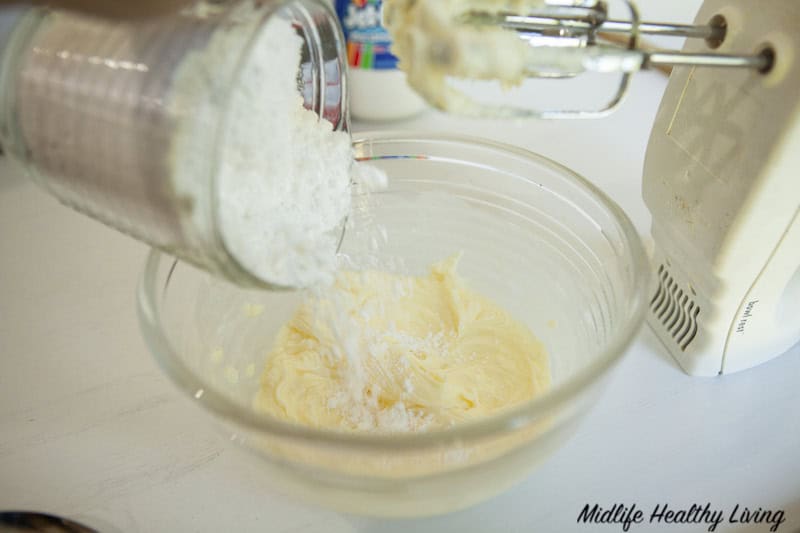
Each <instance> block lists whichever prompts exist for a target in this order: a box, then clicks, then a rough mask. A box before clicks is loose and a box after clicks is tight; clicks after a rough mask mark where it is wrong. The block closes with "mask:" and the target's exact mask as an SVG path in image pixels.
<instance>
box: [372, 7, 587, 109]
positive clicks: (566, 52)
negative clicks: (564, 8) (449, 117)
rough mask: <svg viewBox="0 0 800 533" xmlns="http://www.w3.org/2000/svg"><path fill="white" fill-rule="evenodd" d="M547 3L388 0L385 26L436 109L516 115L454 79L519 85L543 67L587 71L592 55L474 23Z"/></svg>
mask: <svg viewBox="0 0 800 533" xmlns="http://www.w3.org/2000/svg"><path fill="white" fill-rule="evenodd" d="M548 4H558V2H548V1H546V0H436V1H427V2H426V1H417V0H385V1H384V15H383V16H384V24H385V25H386V27H387V29H388V30H389V32H390V33H391V35H392V53H394V54H395V55H396V56H397V57H398V59H399V60H400V62H399V67H400V69H402V70H404V71H405V72H406V75H407V78H408V82H409V84H410V85H411V86H412V87H413V88H414V89H415V90H416V91H417V92H418V93H419V94H420V95H422V96H423V97H424V98H425V99H426V100H427V101H428V102H429V103H430V104H431V105H433V106H435V107H437V108H439V109H442V110H445V111H448V112H451V113H459V114H463V115H477V116H480V115H493V116H498V115H500V116H502V115H503V114H504V112H505V113H507V114H509V115H513V114H515V113H516V111H515V110H513V109H510V108H509V109H507V108H502V107H496V106H487V105H484V104H481V103H479V102H477V101H475V100H473V99H472V98H470V96H469V95H467V94H465V93H464V92H462V91H460V90H458V89H456V88H455V87H453V86H451V84H450V81H451V80H452V79H464V80H493V81H498V82H500V83H501V84H502V85H503V86H504V87H506V88H508V87H513V86H517V85H519V84H520V83H522V81H524V80H525V79H526V78H527V77H528V76H530V75H531V74H532V71H531V68H533V66H537V70H538V69H542V67H543V66H546V68H544V71H547V70H553V71H555V72H561V71H567V72H581V71H582V70H584V68H585V66H584V60H585V55H586V54H587V52H586V51H584V50H576V49H569V48H563V47H539V46H537V47H533V46H531V45H530V44H529V42H528V41H527V40H525V39H523V38H520V35H518V34H517V33H516V32H515V31H513V30H507V29H503V28H501V27H500V26H498V25H492V24H475V23H470V22H469V21H468V20H467V19H469V16H470V14H474V13H477V14H481V15H485V16H489V17H491V16H493V15H501V14H509V13H517V14H525V13H528V12H531V11H533V10H536V9H537V8H539V9H541V8H542V7H543V6H547V5H548Z"/></svg>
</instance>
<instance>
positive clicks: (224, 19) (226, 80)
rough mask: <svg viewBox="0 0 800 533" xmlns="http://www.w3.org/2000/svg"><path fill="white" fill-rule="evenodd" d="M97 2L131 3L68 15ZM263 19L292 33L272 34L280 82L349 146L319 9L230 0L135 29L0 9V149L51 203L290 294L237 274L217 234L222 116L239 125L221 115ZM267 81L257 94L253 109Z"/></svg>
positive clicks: (331, 37)
mask: <svg viewBox="0 0 800 533" xmlns="http://www.w3.org/2000/svg"><path fill="white" fill-rule="evenodd" d="M101 3H103V4H109V6H111V5H117V4H119V5H120V6H121V5H122V4H123V3H125V4H129V3H130V2H122V1H121V0H120V1H119V2H111V3H109V2H105V1H104V2H88V1H86V2H78V1H77V0H76V1H75V2H70V5H74V6H78V5H81V6H84V7H86V6H90V5H99V4H101ZM156 3H160V2H155V1H154V2H143V3H139V2H137V3H136V5H137V8H138V7H139V6H140V5H141V6H144V5H145V4H146V5H149V4H153V5H155V4H156ZM179 3H180V0H171V1H170V2H169V4H171V5H173V7H175V6H178V4H179ZM162 7H163V6H162ZM7 9H8V10H10V11H7V12H5V14H3V13H4V11H5V10H7ZM109 13H111V12H110V11H109ZM276 19H281V20H282V21H284V22H285V23H287V24H285V25H284V26H282V27H286V28H289V29H288V30H287V31H289V32H290V33H293V35H288V36H285V37H287V38H288V39H289V40H297V39H298V38H299V40H300V41H302V43H301V44H299V45H298V49H299V51H297V50H295V51H297V55H298V56H299V59H298V62H299V65H295V68H294V73H292V72H290V73H289V74H290V76H288V78H289V79H287V80H285V83H284V86H285V84H286V83H288V84H289V86H290V88H289V89H288V90H289V92H291V93H292V94H294V97H296V98H297V99H298V100H300V101H301V102H300V103H299V104H298V106H301V107H302V106H304V107H305V108H306V109H308V110H311V111H314V112H315V113H316V114H317V115H318V118H319V119H321V120H322V121H327V122H329V123H330V124H329V125H327V126H325V127H326V128H327V129H328V130H329V131H333V132H340V136H344V137H346V142H347V147H348V150H349V149H350V140H349V133H347V122H348V114H347V113H348V110H347V105H346V103H347V93H346V73H345V69H346V63H345V58H346V54H345V50H344V40H343V37H342V35H341V30H340V29H339V26H338V23H337V19H336V16H335V14H334V13H333V11H332V9H331V8H330V7H328V6H327V5H326V4H325V3H324V2H322V1H321V0H289V1H281V0H274V1H265V2H254V1H249V0H247V1H244V0H242V1H239V2H223V3H212V2H200V3H194V2H193V3H192V6H191V7H189V8H186V9H181V10H178V11H173V12H172V13H171V14H168V15H164V16H159V17H154V18H146V19H145V18H139V19H136V20H133V19H129V20H111V19H104V18H99V17H92V16H86V15H83V14H79V13H75V12H67V11H62V10H52V9H46V8H39V7H28V8H22V9H20V8H13V9H12V8H0V52H2V55H0V87H2V90H3V93H2V94H3V96H2V99H0V144H1V145H2V147H3V151H4V152H5V154H6V155H8V156H9V158H10V159H11V160H13V161H14V162H15V163H16V164H17V165H18V166H20V167H21V168H22V169H23V170H24V172H26V173H27V174H28V175H29V176H31V177H32V178H33V179H34V180H35V181H37V182H38V183H40V184H41V185H43V186H44V187H45V188H46V189H48V190H49V191H50V192H51V193H53V194H54V195H55V196H56V197H58V198H59V200H61V201H62V202H63V203H65V204H67V205H69V206H71V207H74V208H75V209H77V210H78V211H81V212H83V213H85V214H88V215H90V216H92V217H94V218H96V219H98V220H100V221H102V222H104V223H106V224H108V225H110V226H112V227H114V228H116V229H118V230H120V231H122V232H124V233H127V234H129V235H131V236H133V237H135V238H137V239H139V240H142V241H145V242H147V243H148V244H150V245H152V246H154V247H157V248H160V249H162V250H164V251H166V252H168V253H170V254H172V255H175V256H177V257H179V258H181V259H184V260H186V261H188V262H191V263H193V264H195V265H196V266H199V267H201V268H203V269H206V270H208V271H210V272H212V273H215V274H218V275H220V276H222V277H224V278H227V279H228V280H231V281H233V282H235V283H238V284H241V285H246V286H259V287H268V288H285V287H287V288H288V287H293V286H295V281H297V280H293V279H278V278H274V279H273V278H269V277H265V276H262V275H259V274H258V273H256V272H254V271H253V269H252V268H251V267H250V266H248V265H245V264H244V262H243V261H242V259H241V257H239V256H237V255H236V254H235V253H233V252H232V251H231V244H230V242H229V241H228V240H227V239H226V235H225V234H224V232H223V231H221V228H220V220H221V218H222V216H223V214H221V213H220V210H221V207H220V206H221V205H222V204H221V202H222V200H221V199H220V198H221V195H222V194H223V192H224V191H223V192H221V191H220V180H221V177H220V176H221V166H222V163H221V159H222V157H223V154H222V151H223V148H222V146H223V145H224V144H225V142H224V141H225V140H226V138H229V137H230V136H231V135H232V133H231V127H230V125H231V124H233V123H234V122H235V121H236V120H238V119H237V118H236V117H234V118H232V116H231V115H237V117H241V113H239V112H238V111H237V112H236V113H231V112H230V106H231V102H232V100H233V99H234V97H233V96H232V94H233V93H234V92H235V90H238V89H237V83H238V81H239V80H240V78H242V77H243V76H247V75H249V74H247V73H244V74H243V72H244V71H245V70H246V69H245V66H247V65H248V64H252V63H253V61H251V56H253V54H254V53H255V52H254V50H255V49H256V48H257V46H255V43H257V42H263V39H262V41H259V39H261V36H262V35H263V34H264V29H265V28H266V27H267V26H268V25H269V24H270V23H271V22H272V21H274V20H276ZM282 24H283V22H282ZM286 40H287V39H283V41H284V42H285V41H286ZM278 42H279V43H280V42H281V41H280V40H279V41H278ZM262 52H263V51H262ZM283 55H285V54H281V53H278V52H277V51H276V56H275V64H271V63H270V61H269V60H268V61H266V63H267V64H263V63H264V61H263V53H262V55H260V56H259V58H258V62H260V63H261V64H258V65H255V67H254V68H257V69H260V70H259V72H260V75H261V76H262V77H263V78H264V79H265V80H268V79H269V76H271V74H272V72H273V71H274V70H275V69H276V68H278V67H277V66H276V65H283V67H282V68H283V69H284V70H286V68H287V67H286V61H285V57H283ZM248 62H250V63H248ZM289 67H290V68H291V65H290V66H289ZM276 83H278V82H274V83H273V82H269V83H267V82H265V83H264V84H263V88H262V87H259V88H260V89H263V91H264V94H263V99H264V100H265V101H269V99H270V98H273V99H274V98H275V97H274V95H270V94H269V90H270V87H273V86H275V84H276ZM251 92H253V91H251ZM298 92H299V93H300V96H298V95H297V93H298ZM250 97H251V98H261V95H260V94H259V93H258V92H257V91H256V93H255V94H251V95H250ZM265 105H266V104H265ZM255 112H256V111H253V113H255ZM277 117H278V115H274V116H264V117H259V118H260V120H262V121H263V122H266V124H265V125H264V126H263V127H262V128H261V129H260V130H259V131H260V132H262V133H263V131H264V128H269V127H270V123H269V122H270V120H274V121H276V124H275V126H276V127H277V126H278V124H277V121H278V120H279V119H278V118H277ZM237 139H238V138H237ZM262 141H263V139H251V140H250V141H249V142H250V144H252V145H253V146H257V143H258V142H262ZM245 144H247V143H245ZM256 215H258V214H257V213H256ZM254 216H255V215H254ZM342 218H343V217H342ZM334 231H340V232H341V231H343V230H342V229H341V227H339V229H338V230H334ZM332 240H333V245H332V246H334V247H335V246H336V244H337V243H338V240H339V235H338V234H337V235H335V236H333V237H332Z"/></svg>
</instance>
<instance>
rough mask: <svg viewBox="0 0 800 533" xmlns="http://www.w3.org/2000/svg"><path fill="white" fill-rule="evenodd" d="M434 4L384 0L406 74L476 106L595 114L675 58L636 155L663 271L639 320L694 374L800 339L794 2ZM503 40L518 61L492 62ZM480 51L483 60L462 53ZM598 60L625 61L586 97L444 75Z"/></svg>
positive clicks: (798, 63)
mask: <svg viewBox="0 0 800 533" xmlns="http://www.w3.org/2000/svg"><path fill="white" fill-rule="evenodd" d="M434 4H436V3H429V2H413V1H412V0H393V2H391V3H390V5H389V9H388V10H387V12H386V14H385V20H386V24H387V25H388V26H390V28H391V29H392V30H393V32H394V33H395V37H396V39H397V41H396V42H397V52H398V55H400V57H401V62H403V68H404V69H406V70H407V71H408V73H409V80H410V81H411V83H412V84H413V85H415V86H416V87H417V88H418V90H419V91H420V92H421V93H422V94H423V95H424V96H426V97H427V98H428V100H429V101H431V102H432V103H433V104H434V105H437V106H438V107H441V108H444V109H446V110H447V109H452V104H453V102H457V104H458V105H460V106H461V110H462V111H463V110H466V111H467V112H469V113H477V114H492V115H501V116H508V115H517V116H520V115H521V116H531V117H539V118H583V117H594V116H602V115H604V114H606V113H608V112H610V111H611V110H612V109H613V108H614V107H616V106H617V105H618V104H619V103H620V102H621V100H622V98H623V96H624V94H625V92H626V90H627V88H628V82H629V78H630V76H631V73H632V72H634V71H636V70H639V69H644V68H648V67H653V66H657V65H674V66H680V67H681V68H675V69H674V70H673V72H672V74H671V77H670V81H669V85H668V87H667V89H666V93H665V94H664V97H663V100H662V103H661V107H660V109H659V111H658V115H657V118H656V121H655V125H654V127H653V130H652V134H651V137H650V142H649V145H648V150H647V155H646V161H645V166H644V176H643V180H644V183H643V191H644V200H645V202H646V204H647V206H648V208H649V209H650V212H651V213H652V215H653V223H652V235H653V238H654V240H655V243H656V247H655V254H654V258H653V259H654V265H655V267H654V268H655V269H656V278H657V286H656V287H654V289H653V296H652V300H651V303H650V313H649V318H648V322H649V324H650V326H651V327H652V328H653V330H654V331H655V332H656V333H657V335H658V336H659V338H660V339H661V341H662V342H663V343H664V345H665V346H666V347H667V349H668V350H669V351H670V353H672V355H673V356H674V357H675V358H676V359H677V360H678V362H679V363H680V364H681V366H682V367H683V368H684V370H685V371H686V372H688V373H689V374H692V375H699V376H711V375H717V374H722V373H730V372H736V371H739V370H743V369H747V368H750V367H753V366H755V365H758V364H760V363H762V362H765V361H767V360H769V359H772V358H774V357H776V356H778V355H780V354H781V353H784V352H785V351H786V350H788V349H789V348H790V347H791V346H792V345H793V344H795V343H796V342H797V341H798V340H800V59H798V58H796V57H795V56H796V55H797V54H798V53H800V31H798V30H799V29H800V1H796V0H706V2H705V3H704V4H703V6H702V8H701V10H700V12H699V14H698V16H697V19H696V25H676V24H660V23H658V24H654V23H645V22H641V21H640V20H639V15H638V13H637V10H636V8H635V7H634V6H633V5H632V4H631V3H630V2H625V4H626V6H627V7H628V10H629V12H630V14H631V16H630V19H629V20H611V19H610V18H609V16H608V13H609V11H608V6H607V5H606V3H604V2H599V1H590V0H586V1H570V0H538V1H536V0H527V1H526V0H514V1H511V0H508V1H504V2H492V1H487V0H483V1H481V0H464V1H460V0H447V1H445V2H443V3H441V4H438V6H436V8H435V9H432V10H431V6H432V5H434ZM425 9H428V10H429V11H432V12H429V13H424V10H425ZM420 10H422V11H420ZM448 10H449V11H448ZM443 14H446V15H445V16H444V18H443ZM415 17H417V18H416V19H415ZM419 17H426V18H425V20H424V22H423V23H422V24H420V20H422V19H421V18H419ZM487 26H489V27H487ZM498 28H501V29H503V30H507V31H503V32H499V31H497V29H498ZM409 29H411V31H409ZM511 32H513V33H514V34H515V35H514V36H515V39H514V40H513V41H509V40H508V36H509V34H510V33H511ZM501 33H502V35H501ZM608 33H623V34H626V35H627V38H626V39H625V44H624V45H619V44H613V43H609V42H604V41H606V39H604V37H605V36H606V34H608ZM641 34H659V35H675V36H684V37H688V38H689V39H687V44H686V45H685V47H684V50H683V51H681V52H676V51H647V50H643V49H641V48H639V45H638V38H639V36H640V35H641ZM517 37H518V38H517ZM481 43H483V48H480V46H481ZM493 46H496V47H498V50H496V51H495V52H496V54H495V55H494V56H493V55H492V50H491V47H493ZM502 46H508V47H512V48H513V50H514V53H515V55H516V59H517V61H516V62H515V63H514V62H512V63H506V64H503V65H498V64H497V61H496V59H497V58H499V57H502V54H504V53H505V54H507V53H508V48H506V50H505V51H503V50H499V48H500V47H502ZM476 50H480V54H481V55H482V58H483V59H484V60H485V61H482V62H481V61H476V60H475V59H474V57H470V54H473V56H474V53H475V51H476ZM703 67H709V68H703ZM723 67H728V68H723ZM592 71H594V72H618V73H621V82H620V85H619V89H618V91H617V93H616V95H615V96H614V97H613V98H612V99H611V100H610V102H609V103H608V104H607V105H606V106H604V107H602V108H599V109H595V110H532V109H527V108H526V109H523V108H511V107H507V106H505V107H503V106H498V107H491V106H487V105H483V104H475V105H470V106H464V105H463V104H464V100H463V99H462V95H460V94H459V93H458V92H457V91H455V90H454V89H452V88H450V87H448V86H446V84H447V82H448V79H449V78H450V77H472V78H478V79H493V78H494V79H501V80H503V81H510V82H514V81H518V80H517V79H516V78H515V76H517V75H519V76H520V77H524V76H539V77H542V76H544V77H569V76H575V75H577V74H580V73H582V72H592ZM431 80H433V82H432V81H431Z"/></svg>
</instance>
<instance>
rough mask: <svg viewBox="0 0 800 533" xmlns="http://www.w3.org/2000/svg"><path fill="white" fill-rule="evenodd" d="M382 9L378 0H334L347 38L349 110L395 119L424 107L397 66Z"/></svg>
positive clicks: (363, 116)
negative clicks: (384, 23) (383, 21)
mask: <svg viewBox="0 0 800 533" xmlns="http://www.w3.org/2000/svg"><path fill="white" fill-rule="evenodd" d="M382 10H383V2H382V0H336V13H337V14H338V15H339V20H340V21H341V23H342V28H343V30H344V35H345V38H346V40H347V63H348V65H349V73H350V77H349V80H350V111H351V113H352V115H353V117H355V118H356V119H359V120H375V121H377V120H397V119H402V118H407V117H410V116H413V115H416V114H418V113H419V112H421V111H422V110H423V109H425V107H426V104H425V101H424V100H423V99H422V98H421V97H420V96H419V95H417V93H416V92H414V90H413V89H411V88H410V87H409V85H408V83H407V82H406V77H405V73H404V72H402V71H401V70H398V68H397V58H396V57H395V56H394V55H392V53H391V51H390V48H391V43H392V41H391V37H390V36H389V32H388V31H387V30H386V29H385V28H384V27H383V25H382V24H381V21H382V16H381V15H382V13H381V12H382Z"/></svg>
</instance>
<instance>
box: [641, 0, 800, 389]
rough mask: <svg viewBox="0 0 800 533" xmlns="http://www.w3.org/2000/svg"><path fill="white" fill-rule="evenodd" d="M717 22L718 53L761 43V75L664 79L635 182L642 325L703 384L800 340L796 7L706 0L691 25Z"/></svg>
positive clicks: (694, 74) (703, 73)
mask: <svg viewBox="0 0 800 533" xmlns="http://www.w3.org/2000/svg"><path fill="white" fill-rule="evenodd" d="M715 15H721V16H722V17H724V18H725V21H726V23H727V36H726V38H725V41H724V42H723V44H722V46H721V47H720V49H719V51H721V52H725V51H726V49H727V50H737V51H741V50H751V51H752V52H754V53H757V52H759V51H760V50H762V49H763V48H764V47H766V46H769V47H771V49H772V50H773V51H774V57H775V61H774V64H773V66H772V69H771V70H770V72H768V73H759V72H756V71H752V70H740V69H735V70H722V69H713V68H706V69H701V68H689V67H682V68H677V69H675V71H674V72H673V74H672V77H671V79H670V83H669V85H668V87H667V90H666V93H665V95H664V99H663V101H662V103H661V107H660V110H659V112H658V115H657V118H656V122H655V125H654V128H653V132H652V134H651V137H650V143H649V146H648V152H647V157H646V161H645V168H644V184H643V191H644V199H645V202H646V203H647V206H648V208H649V209H650V211H651V213H652V215H653V227H652V234H653V238H654V239H655V242H656V253H655V261H656V263H655V264H656V268H657V281H658V286H657V287H656V288H655V289H654V294H653V298H652V301H651V310H650V314H649V319H648V321H649V323H650V325H651V326H652V328H653V329H654V330H655V332H656V333H657V334H658V336H659V338H660V339H661V340H662V342H663V343H664V345H665V346H666V347H667V349H668V350H669V351H670V352H671V353H672V354H673V355H674V356H675V358H676V359H677V360H678V361H679V363H680V364H681V366H682V367H683V368H684V370H685V371H686V372H687V373H689V374H692V375H704V376H711V375H717V374H720V373H730V372H735V371H738V370H743V369H746V368H750V367H752V366H755V365H757V364H760V363H762V362H764V361H767V360H769V359H772V358H773V357H776V356H778V355H780V354H781V353H783V352H785V351H786V350H787V349H789V348H790V347H791V346H792V345H793V344H794V343H796V342H797V341H798V340H800V64H798V62H797V61H798V59H800V58H797V57H796V54H798V53H800V35H798V32H797V28H798V27H800V2H797V1H794V0H761V1H754V0H707V1H706V2H705V4H704V5H703V7H702V8H701V10H700V13H699V15H698V17H697V23H698V24H701V23H707V22H708V21H709V20H710V19H711V18H712V17H714V16H715ZM704 50H707V46H706V45H705V43H703V42H702V41H700V42H697V41H693V42H689V43H688V44H687V47H686V49H685V51H690V52H695V51H697V52H701V51H704Z"/></svg>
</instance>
